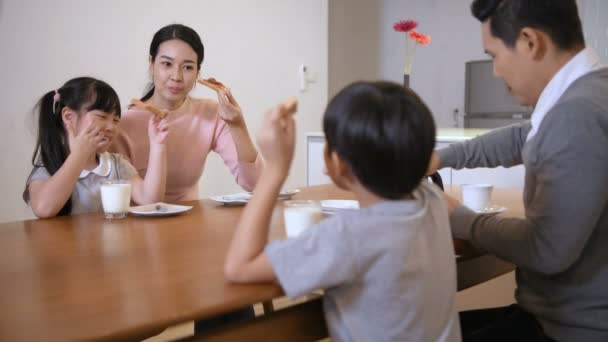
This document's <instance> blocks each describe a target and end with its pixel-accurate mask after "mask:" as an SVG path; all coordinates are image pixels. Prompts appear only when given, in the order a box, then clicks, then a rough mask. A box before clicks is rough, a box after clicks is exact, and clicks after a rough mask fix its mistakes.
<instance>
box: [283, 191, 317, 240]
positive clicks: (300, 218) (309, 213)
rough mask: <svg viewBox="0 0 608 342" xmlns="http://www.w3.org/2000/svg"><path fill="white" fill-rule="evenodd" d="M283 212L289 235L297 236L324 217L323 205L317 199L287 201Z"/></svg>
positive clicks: (286, 230)
mask: <svg viewBox="0 0 608 342" xmlns="http://www.w3.org/2000/svg"><path fill="white" fill-rule="evenodd" d="M283 214H284V217H285V232H286V233H287V237H296V236H298V235H300V234H301V233H302V232H303V231H305V230H306V229H308V228H310V227H311V226H312V225H314V224H315V223H317V222H319V221H321V220H322V219H323V212H322V211H321V205H320V204H319V202H317V201H308V200H294V201H285V210H284V211H283Z"/></svg>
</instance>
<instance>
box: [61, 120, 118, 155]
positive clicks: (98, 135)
mask: <svg viewBox="0 0 608 342" xmlns="http://www.w3.org/2000/svg"><path fill="white" fill-rule="evenodd" d="M65 129H66V131H67V133H68V144H69V148H70V153H75V154H79V155H81V156H82V157H83V158H89V157H90V156H91V155H94V154H95V153H97V149H99V148H100V147H102V146H103V145H105V144H106V143H107V141H108V139H107V138H106V136H105V135H104V134H103V132H102V131H101V127H100V126H99V125H98V124H97V122H96V120H91V122H90V123H89V125H88V126H87V127H85V128H84V129H83V130H81V131H80V132H79V133H76V128H75V127H74V123H73V122H68V123H66V125H65Z"/></svg>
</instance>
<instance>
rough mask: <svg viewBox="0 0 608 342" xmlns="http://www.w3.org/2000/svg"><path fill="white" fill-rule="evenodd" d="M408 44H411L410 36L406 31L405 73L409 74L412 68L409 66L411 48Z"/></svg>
mask: <svg viewBox="0 0 608 342" xmlns="http://www.w3.org/2000/svg"><path fill="white" fill-rule="evenodd" d="M408 45H409V43H408V37H407V32H406V33H405V66H404V69H403V74H404V75H409V73H410V72H409V69H410V68H409V65H408V63H409V48H408Z"/></svg>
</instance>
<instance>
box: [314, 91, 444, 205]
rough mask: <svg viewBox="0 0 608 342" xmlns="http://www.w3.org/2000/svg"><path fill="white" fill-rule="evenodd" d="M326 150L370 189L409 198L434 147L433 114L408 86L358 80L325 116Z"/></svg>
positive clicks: (374, 191)
mask: <svg viewBox="0 0 608 342" xmlns="http://www.w3.org/2000/svg"><path fill="white" fill-rule="evenodd" d="M323 131H324V132H325V137H326V139H327V148H328V151H330V152H332V151H335V152H336V153H337V154H338V155H339V156H340V158H342V159H343V160H344V161H345V162H346V163H348V165H349V166H350V167H351V169H352V172H353V174H354V175H355V177H357V179H358V180H359V182H360V183H361V184H362V185H363V186H365V188H366V189H368V190H369V191H371V192H373V193H374V194H376V195H378V196H380V197H383V198H387V199H400V198H403V197H404V196H406V195H408V194H410V193H411V192H412V191H413V190H414V189H415V188H416V187H417V186H418V184H420V181H421V180H422V179H423V177H424V175H425V173H426V171H427V168H428V165H429V161H430V158H431V154H432V152H433V149H434V146H435V123H434V121H433V117H432V115H431V112H430V110H429V109H428V107H427V106H426V105H425V104H424V102H423V101H422V100H421V99H420V97H418V95H416V93H414V92H413V91H412V90H411V89H409V88H404V87H403V86H401V85H399V84H396V83H392V82H384V81H380V82H356V83H353V84H351V85H349V86H347V87H346V88H344V89H342V90H341V91H340V92H339V93H338V94H337V95H336V96H334V98H333V99H332V100H331V101H330V102H329V104H328V106H327V109H326V110H325V115H324V117H323Z"/></svg>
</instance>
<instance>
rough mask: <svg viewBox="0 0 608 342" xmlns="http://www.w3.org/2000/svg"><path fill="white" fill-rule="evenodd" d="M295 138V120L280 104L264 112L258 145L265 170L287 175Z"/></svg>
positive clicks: (283, 175)
mask: <svg viewBox="0 0 608 342" xmlns="http://www.w3.org/2000/svg"><path fill="white" fill-rule="evenodd" d="M295 140H296V127H295V120H294V118H293V116H292V113H289V112H287V111H286V110H285V108H283V105H282V104H281V105H279V106H277V107H276V108H275V109H273V110H272V111H270V112H269V113H268V114H266V117H265V119H264V123H263V125H262V129H261V130H260V133H259V134H258V146H259V149H260V153H262V156H263V157H264V160H265V162H266V167H265V170H269V171H270V170H272V171H276V172H277V173H278V174H280V175H281V176H282V177H287V174H288V172H289V167H290V165H291V161H292V159H293V154H294V147H295Z"/></svg>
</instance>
